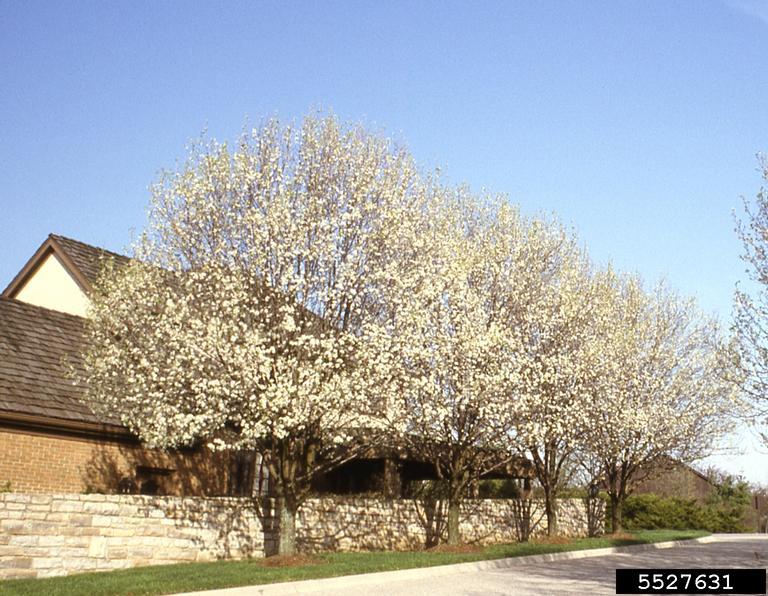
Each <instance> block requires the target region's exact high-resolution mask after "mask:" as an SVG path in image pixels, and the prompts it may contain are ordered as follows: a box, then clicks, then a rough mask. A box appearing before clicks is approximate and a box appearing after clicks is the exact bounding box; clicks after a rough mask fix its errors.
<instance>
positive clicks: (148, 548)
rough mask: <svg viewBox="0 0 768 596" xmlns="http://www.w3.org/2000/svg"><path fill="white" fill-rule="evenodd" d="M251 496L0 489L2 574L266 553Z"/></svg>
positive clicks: (48, 573)
mask: <svg viewBox="0 0 768 596" xmlns="http://www.w3.org/2000/svg"><path fill="white" fill-rule="evenodd" d="M264 542H265V541H264V532H263V525H262V522H261V520H260V519H259V516H258V515H257V513H256V511H255V509H254V507H253V506H252V503H251V501H249V500H246V499H233V498H217V499H204V498H194V497H190V498H180V497H146V496H137V495H96V494H93V495H76V494H53V495H42V494H19V493H0V579H8V578H19V577H50V576H55V575H68V574H70V573H76V572H80V571H100V570H111V569H124V568H127V567H134V566H138V565H160V564H166V563H180V562H185V561H205V560H212V559H217V558H240V557H244V556H263V554H264Z"/></svg>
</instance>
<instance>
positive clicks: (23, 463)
mask: <svg viewBox="0 0 768 596" xmlns="http://www.w3.org/2000/svg"><path fill="white" fill-rule="evenodd" d="M228 461H229V460H228V458H227V456H226V455H225V454H217V455H214V454H211V453H208V452H204V451H197V452H188V453H187V452H184V453H182V452H177V453H163V452H159V451H152V450H148V449H143V448H141V447H140V446H138V445H134V444H129V443H120V442H116V441H115V442H112V441H96V440H92V439H84V438H77V437H68V436H63V435H53V434H42V433H40V434H35V433H30V432H16V431H10V430H5V429H0V488H1V487H3V486H6V485H7V484H8V483H10V488H11V490H13V491H15V492H35V493H51V492H56V493H79V492H104V493H114V492H118V483H119V481H120V480H121V479H122V478H125V477H134V476H135V474H136V469H137V468H138V467H139V466H144V467H146V468H160V469H166V470H169V473H168V475H167V476H163V477H160V482H161V484H162V485H161V486H160V489H161V491H162V492H164V493H168V494H175V495H221V494H226V490H227V487H226V483H227V478H228V469H229V468H228V465H229V464H228Z"/></svg>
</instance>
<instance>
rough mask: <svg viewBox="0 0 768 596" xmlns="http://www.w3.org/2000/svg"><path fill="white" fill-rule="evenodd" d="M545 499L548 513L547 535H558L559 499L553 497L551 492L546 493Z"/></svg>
mask: <svg viewBox="0 0 768 596" xmlns="http://www.w3.org/2000/svg"><path fill="white" fill-rule="evenodd" d="M547 492H549V491H547ZM544 499H545V500H544V511H545V512H546V514H547V536H557V501H556V500H555V499H553V498H552V495H551V494H546V495H545V496H544Z"/></svg>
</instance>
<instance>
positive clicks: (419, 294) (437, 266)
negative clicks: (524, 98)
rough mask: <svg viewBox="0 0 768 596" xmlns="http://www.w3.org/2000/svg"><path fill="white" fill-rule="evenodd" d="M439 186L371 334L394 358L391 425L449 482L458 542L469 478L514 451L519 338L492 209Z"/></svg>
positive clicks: (408, 235)
mask: <svg viewBox="0 0 768 596" xmlns="http://www.w3.org/2000/svg"><path fill="white" fill-rule="evenodd" d="M432 192H433V196H432V200H431V201H430V202H429V203H428V204H427V205H425V209H424V210H423V211H422V213H421V215H420V217H418V218H415V219H414V220H413V222H411V225H409V229H408V230H407V231H405V232H403V233H402V234H401V235H400V242H401V243H402V244H401V248H400V249H399V252H400V254H402V255H408V258H406V259H403V261H402V262H401V266H400V268H399V269H398V270H397V272H396V275H395V276H394V277H393V278H392V279H391V280H390V282H389V283H388V284H387V288H386V291H385V292H384V294H383V295H385V296H386V298H387V305H388V311H387V314H386V316H385V317H383V318H382V319H381V324H380V325H379V326H378V327H376V328H373V327H372V328H371V330H370V333H369V335H368V338H369V341H371V342H373V343H375V344H376V345H377V346H378V350H379V351H380V353H381V354H387V355H388V356H387V357H388V358H389V366H388V367H387V368H386V369H382V371H384V372H385V373H386V374H385V376H386V375H389V376H388V378H387V379H386V381H382V382H381V383H380V385H379V386H380V388H381V389H382V390H383V391H384V392H386V394H387V396H388V398H387V403H388V407H387V408H386V415H385V418H386V420H387V423H388V428H389V429H390V430H391V431H393V438H394V441H395V442H396V443H397V444H399V445H400V446H402V447H403V448H405V449H406V450H407V452H408V453H409V454H410V455H411V456H412V457H415V458H416V459H419V460H422V461H425V462H429V463H430V464H432V465H433V467H434V471H435V474H436V476H437V478H438V479H440V480H441V481H443V482H444V484H445V487H446V489H447V501H448V519H447V530H448V535H447V540H448V543H449V544H456V543H458V542H459V541H460V533H459V523H460V517H459V512H460V506H461V503H462V501H463V499H464V498H465V497H466V495H467V493H468V492H469V489H470V486H471V485H472V483H473V482H474V481H476V480H477V479H478V478H480V476H482V475H483V474H486V473H488V472H491V471H492V470H496V469H504V468H505V465H506V464H508V463H509V461H510V460H511V459H512V458H513V453H512V452H511V450H510V449H509V440H508V431H509V419H508V417H507V416H506V410H505V401H504V399H503V398H504V396H505V391H504V388H505V386H506V385H507V384H508V383H509V379H510V377H511V372H510V369H509V365H510V362H511V360H510V359H509V358H508V357H506V356H504V353H505V352H508V351H510V350H512V349H513V346H511V344H510V339H511V337H510V336H508V335H506V334H505V333H504V331H505V329H504V327H503V326H502V325H500V324H499V317H498V316H497V312H496V307H497V305H494V304H493V300H492V299H489V291H490V290H491V289H492V288H491V281H492V276H493V267H494V262H493V260H492V254H491V253H490V252H489V250H488V249H489V247H490V246H491V244H490V243H489V242H488V237H487V235H486V232H487V223H488V222H487V216H488V213H487V212H485V211H484V210H483V209H482V208H481V207H479V206H478V204H477V203H476V202H475V201H474V200H473V199H472V198H471V197H469V196H467V194H466V192H465V191H463V190H459V191H455V190H448V189H445V188H441V187H438V186H433V187H432ZM414 222H415V225H414Z"/></svg>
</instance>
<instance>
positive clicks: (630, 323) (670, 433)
mask: <svg viewBox="0 0 768 596" xmlns="http://www.w3.org/2000/svg"><path fill="white" fill-rule="evenodd" d="M600 277H601V282H600V283H601V286H602V290H603V293H602V300H601V303H602V307H603V312H605V313H606V316H604V317H603V318H602V319H601V320H600V321H599V324H598V326H597V327H596V329H595V330H596V332H597V333H598V334H599V337H600V343H601V344H602V348H601V353H602V355H603V358H602V360H601V361H600V362H599V363H598V365H597V369H598V370H599V375H597V376H596V377H595V384H594V388H595V394H594V399H593V400H592V402H591V403H592V406H593V407H592V410H591V419H592V423H591V430H590V432H589V435H588V438H589V442H588V446H589V447H588V448H589V450H590V451H591V453H593V454H594V455H595V456H596V457H598V458H599V459H600V461H601V462H602V476H603V479H604V481H605V484H606V488H607V490H608V495H609V497H610V500H611V526H612V530H613V531H614V532H619V531H621V529H622V510H623V505H624V502H625V500H626V498H627V496H628V495H629V494H631V492H632V490H633V488H634V486H635V485H636V483H637V482H638V481H639V480H641V479H643V478H644V477H646V475H647V474H649V473H652V472H653V471H655V470H659V469H660V468H661V467H663V466H664V465H666V464H667V463H668V462H671V461H682V462H686V463H689V462H693V461H695V460H698V459H700V458H702V457H704V456H706V455H709V454H710V453H711V452H712V450H713V449H714V448H715V447H716V445H717V441H718V439H719V438H720V437H722V436H723V435H724V434H725V433H726V432H727V431H728V429H729V428H730V425H731V420H732V418H731V416H733V415H735V414H737V413H738V410H739V401H738V394H737V389H736V386H735V385H734V384H733V383H732V382H731V381H730V377H731V375H732V371H731V370H730V368H731V363H732V361H733V359H732V356H730V348H729V346H728V345H727V343H726V342H725V340H724V339H723V338H722V337H721V334H720V331H719V329H718V326H717V324H716V322H715V321H714V320H712V319H709V318H707V317H705V316H703V315H702V314H701V313H700V312H699V311H698V309H697V308H696V307H695V305H694V303H693V302H692V301H691V300H686V299H682V298H681V297H679V296H677V295H676V294H674V293H673V292H671V291H669V290H668V289H667V288H666V287H665V286H664V285H663V284H659V285H658V286H657V287H656V288H655V289H654V290H653V291H652V292H646V291H644V289H643V286H642V283H641V281H640V279H639V278H637V277H631V276H619V275H617V274H615V273H614V272H613V271H610V270H608V271H604V272H602V273H601V275H600Z"/></svg>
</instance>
